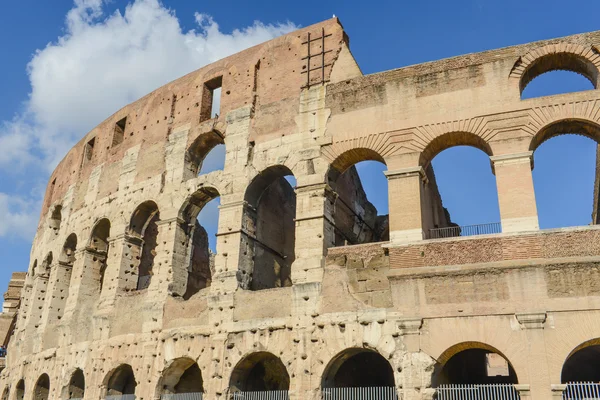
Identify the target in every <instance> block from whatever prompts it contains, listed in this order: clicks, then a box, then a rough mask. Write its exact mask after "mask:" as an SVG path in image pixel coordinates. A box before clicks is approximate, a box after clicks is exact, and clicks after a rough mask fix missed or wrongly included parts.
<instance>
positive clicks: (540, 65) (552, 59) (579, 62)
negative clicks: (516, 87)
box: [520, 53, 598, 93]
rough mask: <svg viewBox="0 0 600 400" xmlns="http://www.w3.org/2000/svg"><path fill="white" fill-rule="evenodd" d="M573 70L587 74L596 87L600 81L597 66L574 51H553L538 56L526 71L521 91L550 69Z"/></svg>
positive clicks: (522, 79) (521, 83)
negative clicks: (573, 52) (599, 80)
mask: <svg viewBox="0 0 600 400" xmlns="http://www.w3.org/2000/svg"><path fill="white" fill-rule="evenodd" d="M559 70H560V71H572V72H576V73H578V74H581V75H583V76H585V77H586V78H587V79H588V80H589V81H590V82H591V83H592V85H594V87H596V85H597V82H598V70H597V69H596V66H595V65H594V64H593V63H592V62H590V61H589V60H587V59H585V58H584V57H581V56H579V55H576V54H572V53H553V54H548V55H545V56H543V57H540V58H538V59H537V60H536V61H534V62H533V64H532V65H531V66H530V67H529V68H528V69H527V70H526V71H525V73H524V74H523V76H522V77H521V82H520V89H521V93H523V90H524V89H525V87H526V86H527V85H528V84H529V82H531V81H532V80H533V79H535V78H536V77H538V76H540V75H542V74H544V73H546V72H550V71H559Z"/></svg>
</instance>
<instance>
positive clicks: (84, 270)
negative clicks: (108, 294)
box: [65, 247, 107, 319]
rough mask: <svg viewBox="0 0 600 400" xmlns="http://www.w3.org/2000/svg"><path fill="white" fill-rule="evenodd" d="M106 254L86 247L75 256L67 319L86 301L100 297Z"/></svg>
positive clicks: (67, 305) (66, 307)
mask: <svg viewBox="0 0 600 400" xmlns="http://www.w3.org/2000/svg"><path fill="white" fill-rule="evenodd" d="M106 256H107V255H106V253H104V252H99V251H96V250H95V249H93V248H91V247H86V248H85V249H84V250H83V251H78V252H76V254H75V262H74V263H73V276H74V278H73V279H72V280H71V285H70V288H69V298H68V299H67V304H66V306H65V319H68V318H70V317H71V316H72V315H73V313H74V312H75V310H76V308H77V305H78V304H81V303H82V302H83V301H85V300H84V299H87V298H92V297H94V296H100V269H101V268H102V265H104V264H105V263H106V261H107V260H106Z"/></svg>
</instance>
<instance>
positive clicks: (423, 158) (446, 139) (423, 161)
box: [419, 131, 494, 169]
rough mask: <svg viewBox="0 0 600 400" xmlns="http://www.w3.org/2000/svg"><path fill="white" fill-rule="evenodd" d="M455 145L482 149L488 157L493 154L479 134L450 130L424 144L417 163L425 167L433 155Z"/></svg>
mask: <svg viewBox="0 0 600 400" xmlns="http://www.w3.org/2000/svg"><path fill="white" fill-rule="evenodd" d="M455 146H471V147H475V148H476V149H479V150H481V151H483V152H484V153H485V154H487V155H488V156H490V157H491V156H493V155H494V153H493V151H492V148H491V147H490V145H489V144H488V143H487V142H486V141H485V140H484V139H483V138H482V137H481V136H479V135H476V134H474V133H471V132H465V131H451V132H446V133H443V134H441V135H439V136H436V137H435V138H434V139H433V140H431V141H430V142H429V143H428V144H427V146H425V148H424V149H423V150H422V151H421V154H420V156H419V165H421V166H422V167H423V168H424V169H426V168H427V167H429V165H430V163H431V161H432V160H433V159H434V158H435V156H437V155H438V154H439V153H441V152H442V151H444V150H446V149H449V148H451V147H455Z"/></svg>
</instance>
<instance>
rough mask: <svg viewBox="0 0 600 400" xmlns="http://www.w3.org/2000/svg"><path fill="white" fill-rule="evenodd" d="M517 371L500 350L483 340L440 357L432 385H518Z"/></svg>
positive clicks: (454, 347)
mask: <svg viewBox="0 0 600 400" xmlns="http://www.w3.org/2000/svg"><path fill="white" fill-rule="evenodd" d="M516 383H518V379H517V374H516V373H515V370H514V369H513V367H512V365H511V364H510V362H509V361H508V360H507V359H506V357H505V356H504V355H502V354H501V353H500V352H499V351H498V350H496V349H495V348H493V347H492V346H488V345H486V344H483V343H475V342H468V343H461V344H458V345H456V346H453V347H452V348H450V349H448V350H447V351H446V352H445V353H444V354H442V355H441V356H440V357H439V359H438V364H437V365H436V367H435V372H434V375H433V378H432V386H433V387H438V386H444V385H489V384H510V385H512V384H516Z"/></svg>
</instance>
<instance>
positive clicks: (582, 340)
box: [0, 18, 600, 400]
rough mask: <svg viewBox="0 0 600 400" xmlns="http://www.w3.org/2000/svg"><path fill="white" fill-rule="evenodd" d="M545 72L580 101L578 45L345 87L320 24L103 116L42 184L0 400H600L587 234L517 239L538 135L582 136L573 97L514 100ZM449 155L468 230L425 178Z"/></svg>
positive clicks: (597, 267) (4, 324) (533, 230)
mask: <svg viewBox="0 0 600 400" xmlns="http://www.w3.org/2000/svg"><path fill="white" fill-rule="evenodd" d="M558 69H560V70H569V71H573V72H577V73H579V74H582V75H583V76H585V77H586V78H588V79H589V80H590V81H591V82H592V83H593V84H594V86H595V87H597V84H598V82H599V80H600V74H599V71H600V31H599V32H592V33H585V34H579V35H574V36H570V37H565V38H560V39H553V40H546V41H541V42H536V43H530V44H525V45H519V46H513V47H508V48H503V49H499V50H493V51H486V52H482V53H477V54H469V55H465V56H458V57H454V58H450V59H444V60H440V61H435V62H429V63H425V64H420V65H414V66H409V67H405V68H400V69H395V70H391V71H386V72H381V73H376V74H371V75H363V74H362V72H361V70H360V68H359V66H358V65H357V63H356V61H355V60H354V58H353V56H352V54H351V52H350V49H349V39H348V37H347V35H346V34H345V32H344V29H343V27H342V25H341V23H340V22H339V21H338V20H337V19H336V18H334V19H331V20H327V21H324V22H322V23H319V24H316V25H313V26H309V27H307V28H303V29H300V30H298V31H295V32H293V33H290V34H288V35H285V36H282V37H279V38H276V39H274V40H271V41H269V42H266V43H264V44H261V45H258V46H255V47H252V48H250V49H248V50H245V51H242V52H240V53H238V54H235V55H233V56H230V57H227V58H225V59H223V60H220V61H218V62H215V63H213V64H211V65H207V66H205V67H203V68H201V69H199V70H197V71H195V72H192V73H190V74H189V75H186V76H184V77H182V78H180V79H178V80H176V81H173V82H171V83H169V84H167V85H165V86H163V87H161V88H159V89H157V90H155V91H154V92H152V93H150V94H148V95H147V96H145V97H143V98H141V99H140V100H138V101H136V102H134V103H132V104H130V105H128V106H126V107H124V108H122V109H121V110H119V111H117V112H116V113H115V114H114V115H112V116H110V117H109V118H108V119H106V120H105V121H104V122H102V123H101V124H100V125H99V126H97V127H96V128H94V129H93V130H92V131H91V132H89V133H88V134H86V135H85V137H84V138H83V139H82V140H81V141H80V142H79V143H78V144H77V145H76V146H75V147H73V148H72V149H71V150H70V151H69V152H68V154H67V155H66V156H65V158H64V159H63V160H62V161H61V162H60V164H59V165H58V167H57V168H56V170H55V171H54V173H53V174H52V176H51V177H50V180H49V184H48V186H47V190H46V194H45V200H44V204H43V209H42V213H41V218H40V222H39V226H38V228H37V234H36V236H35V239H34V242H33V245H32V249H31V262H30V265H29V268H28V272H27V274H26V275H25V274H15V275H14V279H13V281H12V282H11V285H10V288H9V292H8V293H7V295H6V296H5V300H6V302H5V306H4V308H3V313H2V314H1V315H0V330H1V331H2V332H1V333H2V335H3V336H2V339H1V340H3V341H4V343H8V356H7V358H6V363H5V364H4V363H3V364H1V365H0V368H2V372H1V374H0V394H1V396H2V397H1V400H55V399H61V400H71V399H85V400H92V399H110V400H131V399H139V400H158V399H162V400H199V399H204V400H230V399H235V400H244V399H248V400H256V399H260V400H288V399H291V400H304V399H315V400H317V399H318V400H320V399H324V400H341V399H365V400H366V399H369V400H371V399H381V400H392V399H404V400H417V399H441V400H446V399H486V400H487V399H512V400H514V399H521V400H525V399H535V400H547V399H584V398H585V399H591V398H600V395H599V394H598V393H600V391H599V386H600V385H599V384H598V382H599V381H600V357H599V352H600V229H598V226H596V225H594V224H590V225H588V226H581V227H573V228H562V229H551V230H540V228H539V224H538V214H537V209H536V201H535V194H534V188H533V183H532V168H533V152H534V151H535V150H536V148H537V147H538V146H539V145H540V144H542V143H543V142H544V141H546V140H547V139H550V138H552V137H554V136H556V135H561V134H566V133H576V134H581V135H585V136H587V137H590V138H592V139H595V140H600V94H599V92H598V91H597V90H588V91H581V92H574V93H567V94H561V95H553V96H544V97H538V98H533V99H522V96H521V94H522V91H523V89H524V88H525V87H526V85H527V84H528V83H529V82H530V81H532V80H533V79H534V78H536V77H537V76H539V75H541V74H543V73H545V72H548V71H552V70H558ZM215 108H218V110H216V111H215ZM463 145H467V146H473V147H475V148H477V149H480V150H481V151H483V152H485V153H486V154H487V155H488V156H489V160H490V167H491V170H492V171H493V173H494V175H495V179H496V184H497V194H498V202H499V209H500V216H501V221H499V222H498V223H497V224H490V225H489V226H485V227H482V229H481V230H473V229H470V228H469V227H459V226H457V225H456V224H455V223H453V222H452V220H451V215H449V213H448V212H447V211H446V210H445V208H444V207H443V203H442V199H441V196H440V194H439V192H438V189H437V185H436V180H435V175H434V171H433V168H432V166H431V160H432V159H433V157H435V156H436V155H437V154H438V153H440V152H441V151H443V150H445V149H448V148H450V147H452V146H463ZM217 146H224V148H225V161H224V168H223V169H222V170H215V171H211V172H208V173H203V172H202V165H203V162H204V161H205V159H206V157H207V155H208V154H209V152H211V151H212V150H214V149H216V148H217ZM221 148H223V147H221ZM365 160H371V161H378V162H381V163H383V164H385V167H386V172H385V176H386V177H387V185H388V193H387V196H388V198H389V215H380V214H378V211H377V209H376V208H375V207H374V206H373V204H372V203H370V202H369V201H368V200H367V197H366V195H365V190H364V189H363V186H362V184H361V181H360V179H359V175H358V173H357V170H356V168H355V164H357V163H358V162H361V161H365ZM291 177H293V179H291ZM598 186H599V185H598V183H597V184H596V188H597V187H598ZM216 198H219V199H220V207H219V210H218V214H219V215H218V216H219V222H218V230H217V233H216V251H215V252H213V251H211V250H210V247H209V245H208V243H209V235H208V234H207V232H206V229H205V228H204V227H203V226H201V225H200V223H199V222H198V219H197V217H198V215H199V213H200V212H201V210H202V209H203V207H204V206H205V205H206V204H207V203H208V202H210V201H211V200H214V199H216ZM595 204H598V194H597V193H596V196H595ZM596 215H597V213H596V212H595V213H594V219H596ZM593 222H594V223H595V222H597V221H595V220H594V221H593Z"/></svg>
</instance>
